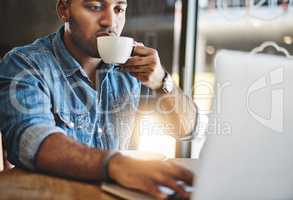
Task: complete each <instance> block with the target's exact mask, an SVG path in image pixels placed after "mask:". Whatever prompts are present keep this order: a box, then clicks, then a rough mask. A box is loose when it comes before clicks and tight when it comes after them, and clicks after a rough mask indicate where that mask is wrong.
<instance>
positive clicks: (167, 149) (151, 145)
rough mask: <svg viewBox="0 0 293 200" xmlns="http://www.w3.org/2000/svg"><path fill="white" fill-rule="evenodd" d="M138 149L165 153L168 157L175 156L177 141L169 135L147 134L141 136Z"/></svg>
mask: <svg viewBox="0 0 293 200" xmlns="http://www.w3.org/2000/svg"><path fill="white" fill-rule="evenodd" d="M140 141H141V142H140V145H139V147H138V150H141V151H148V152H156V153H161V154H164V155H165V156H166V157H167V158H174V157H175V147H176V141H175V139H174V138H172V137H171V136H168V135H149V136H148V135H146V136H141V137H140Z"/></svg>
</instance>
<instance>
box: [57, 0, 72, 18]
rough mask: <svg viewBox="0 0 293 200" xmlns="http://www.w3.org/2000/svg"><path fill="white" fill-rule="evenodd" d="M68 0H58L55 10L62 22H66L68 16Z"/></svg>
mask: <svg viewBox="0 0 293 200" xmlns="http://www.w3.org/2000/svg"><path fill="white" fill-rule="evenodd" d="M70 3H71V2H70V0H58V3H57V6H56V10H57V14H58V17H59V18H60V19H61V20H62V22H63V23H65V22H68V21H69V18H70V12H69V7H70Z"/></svg>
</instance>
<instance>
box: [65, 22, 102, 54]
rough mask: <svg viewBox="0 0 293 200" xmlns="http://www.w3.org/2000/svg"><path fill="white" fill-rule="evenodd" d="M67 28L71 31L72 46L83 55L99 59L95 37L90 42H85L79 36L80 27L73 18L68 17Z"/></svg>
mask: <svg viewBox="0 0 293 200" xmlns="http://www.w3.org/2000/svg"><path fill="white" fill-rule="evenodd" d="M69 26H70V29H71V39H72V42H73V43H74V45H75V46H76V47H77V48H78V49H80V50H81V51H82V52H83V53H84V54H86V55H88V56H90V57H93V58H99V55H98V50H97V42H96V38H95V36H93V38H91V39H90V40H85V39H84V37H83V36H82V35H81V34H80V33H82V30H80V28H79V27H80V26H79V25H78V23H77V21H76V20H75V19H74V18H73V17H70V19H69Z"/></svg>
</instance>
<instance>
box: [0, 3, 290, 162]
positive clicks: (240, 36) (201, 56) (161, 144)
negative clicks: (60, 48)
mask: <svg viewBox="0 0 293 200" xmlns="http://www.w3.org/2000/svg"><path fill="white" fill-rule="evenodd" d="M55 4H56V0H42V1H39V0H0V27H1V29H0V56H1V57H2V56H3V55H4V54H5V53H6V52H7V51H9V50H10V49H11V48H13V47H15V46H19V45H23V44H26V43H30V42H32V41H33V40H34V39H35V38H37V37H40V36H44V35H47V34H49V33H51V32H55V31H56V30H57V29H58V27H59V26H60V22H59V21H58V18H57V15H56V11H55ZM128 4H129V6H128V11H127V12H128V14H127V24H126V27H125V31H124V33H123V35H128V36H131V37H134V38H135V39H136V40H137V41H141V42H143V43H144V44H145V45H146V46H150V47H153V48H156V49H158V51H159V54H160V57H161V62H162V64H163V65H164V67H165V68H166V69H167V70H168V71H169V72H170V73H171V74H172V76H173V78H174V80H175V81H176V83H177V84H178V85H179V86H180V87H181V88H182V89H183V90H184V92H185V93H186V94H188V95H190V96H192V97H193V99H194V101H195V102H196V103H197V105H198V107H199V114H200V118H199V125H198V128H197V130H196V132H197V134H198V133H202V132H205V131H206V127H207V124H206V123H207V119H206V115H207V114H208V113H209V111H210V108H211V100H212V98H213V95H214V89H213V88H214V74H213V72H214V69H213V68H214V65H213V63H214V57H215V55H216V53H217V52H218V51H219V50H221V49H234V50H240V51H251V50H252V49H254V48H256V47H258V46H260V45H261V44H262V43H264V42H266V41H272V42H274V43H276V44H277V45H279V46H281V47H283V48H285V49H286V50H287V51H288V52H289V53H291V54H292V53H293V23H292V22H293V21H292V19H293V0H198V1H196V0H128ZM267 51H268V52H270V53H274V51H273V49H270V48H268V49H267ZM142 121H143V122H139V123H137V124H136V125H137V126H136V132H137V134H135V135H137V136H138V148H139V149H140V150H145V151H155V152H160V153H163V154H165V155H166V156H168V157H175V155H177V156H180V155H181V156H192V157H197V156H198V152H199V150H200V148H201V146H202V144H203V142H204V140H203V139H201V138H200V137H197V138H196V139H194V140H193V142H183V143H182V142H179V141H177V142H176V141H175V139H174V138H172V137H171V136H168V135H166V134H163V133H160V131H162V127H156V124H157V123H156V122H157V121H158V119H156V118H152V117H151V116H149V117H146V118H144V119H143V120H142ZM146 129H151V130H152V131H151V134H149V131H147V133H145V134H144V131H145V130H146Z"/></svg>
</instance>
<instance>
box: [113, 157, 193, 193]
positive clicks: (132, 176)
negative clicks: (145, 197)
mask: <svg viewBox="0 0 293 200" xmlns="http://www.w3.org/2000/svg"><path fill="white" fill-rule="evenodd" d="M109 176H110V177H111V178H112V179H113V180H114V181H116V182H117V183H119V184H121V185H122V186H124V187H127V188H131V189H135V190H140V191H142V192H145V193H148V194H151V195H153V196H154V197H156V198H157V199H166V198H167V196H166V194H164V193H162V192H161V191H160V190H159V186H167V187H169V188H171V189H173V190H174V191H175V192H177V193H178V194H179V195H180V196H182V197H183V198H188V197H189V194H188V193H187V192H186V191H184V189H183V188H182V186H181V185H180V184H177V181H179V180H180V181H184V182H185V183H186V184H188V185H192V182H193V178H194V175H193V173H192V172H191V171H189V170H187V169H185V168H183V167H181V166H178V165H176V164H174V163H172V162H170V161H143V160H136V159H132V158H130V157H127V156H123V155H117V156H115V157H114V158H113V159H112V160H111V161H110V163H109Z"/></svg>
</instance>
